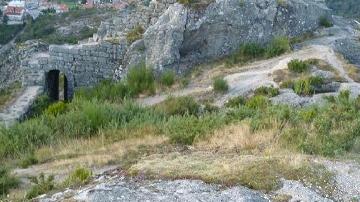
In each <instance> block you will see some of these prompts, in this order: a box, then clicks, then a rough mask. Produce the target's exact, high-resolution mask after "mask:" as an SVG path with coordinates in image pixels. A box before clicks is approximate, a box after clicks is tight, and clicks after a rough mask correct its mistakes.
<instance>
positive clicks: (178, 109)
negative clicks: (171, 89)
mask: <svg viewBox="0 0 360 202" xmlns="http://www.w3.org/2000/svg"><path fill="white" fill-rule="evenodd" d="M156 108H157V109H158V110H160V111H161V112H165V113H166V114H167V115H170V116H172V115H197V114H198V113H199V109H200V105H199V104H198V103H197V102H196V101H195V100H194V98H192V97H190V96H185V97H177V98H174V97H169V98H167V99H166V100H165V101H164V102H162V103H160V104H158V105H157V106H156Z"/></svg>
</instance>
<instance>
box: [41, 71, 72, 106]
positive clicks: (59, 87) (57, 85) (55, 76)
mask: <svg viewBox="0 0 360 202" xmlns="http://www.w3.org/2000/svg"><path fill="white" fill-rule="evenodd" d="M46 89H47V93H48V95H49V97H50V99H51V100H52V101H58V100H64V101H68V100H69V95H68V79H67V78H66V76H65V74H64V73H62V72H60V71H59V70H50V71H49V72H48V73H47V74H46Z"/></svg>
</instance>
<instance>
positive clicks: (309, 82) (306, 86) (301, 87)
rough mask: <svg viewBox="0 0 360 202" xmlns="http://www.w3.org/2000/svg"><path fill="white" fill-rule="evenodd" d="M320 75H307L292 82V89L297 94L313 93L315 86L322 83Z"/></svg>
mask: <svg viewBox="0 0 360 202" xmlns="http://www.w3.org/2000/svg"><path fill="white" fill-rule="evenodd" d="M323 82H324V81H323V79H322V78H321V77H308V78H304V79H299V80H297V81H295V82H294V87H293V88H294V91H295V93H296V94H298V95H312V94H314V93H315V87H317V86H319V85H321V84H323Z"/></svg>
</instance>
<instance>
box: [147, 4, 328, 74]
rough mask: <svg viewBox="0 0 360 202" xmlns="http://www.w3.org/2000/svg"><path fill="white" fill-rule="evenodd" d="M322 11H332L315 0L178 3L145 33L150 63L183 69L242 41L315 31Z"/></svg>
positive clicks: (219, 53) (324, 13)
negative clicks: (195, 5) (201, 5)
mask: <svg viewBox="0 0 360 202" xmlns="http://www.w3.org/2000/svg"><path fill="white" fill-rule="evenodd" d="M321 16H330V10H329V9H328V8H327V7H326V6H325V5H324V4H323V3H319V2H314V1H312V0H300V1H299V0H287V1H277V0H256V1H254V0H241V1H239V0H217V1H215V2H213V3H211V4H210V5H209V6H208V7H207V8H205V9H204V10H196V9H192V8H189V7H185V6H183V5H180V4H174V5H172V6H170V7H169V8H168V10H167V11H166V12H165V13H164V14H163V15H162V16H161V17H160V18H159V20H158V21H157V22H156V23H155V24H154V25H152V26H150V27H149V28H148V29H147V31H146V33H145V34H144V41H145V47H146V63H147V65H150V66H153V67H154V68H155V69H156V70H162V69H163V68H174V67H175V68H177V70H178V71H179V72H182V71H184V70H186V67H185V69H184V66H188V65H189V63H193V62H199V61H204V60H208V59H214V58H218V57H221V56H224V55H227V54H229V53H231V52H232V51H234V50H236V49H237V48H238V47H239V46H240V45H241V44H243V43H247V42H257V43H266V42H268V41H269V40H271V39H272V38H273V37H274V36H279V35H284V36H289V37H294V36H299V35H302V34H303V33H305V32H309V31H313V30H315V29H316V28H318V26H319V25H318V20H319V18H320V17H321ZM190 61H191V62H190Z"/></svg>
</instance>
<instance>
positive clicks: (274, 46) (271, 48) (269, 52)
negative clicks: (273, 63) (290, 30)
mask: <svg viewBox="0 0 360 202" xmlns="http://www.w3.org/2000/svg"><path fill="white" fill-rule="evenodd" d="M289 50H290V41H289V39H288V38H286V37H275V38H274V39H273V40H272V41H271V42H270V43H269V45H268V46H267V48H266V52H265V55H266V57H267V58H271V57H276V56H279V55H281V54H283V53H286V52H287V51H289Z"/></svg>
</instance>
